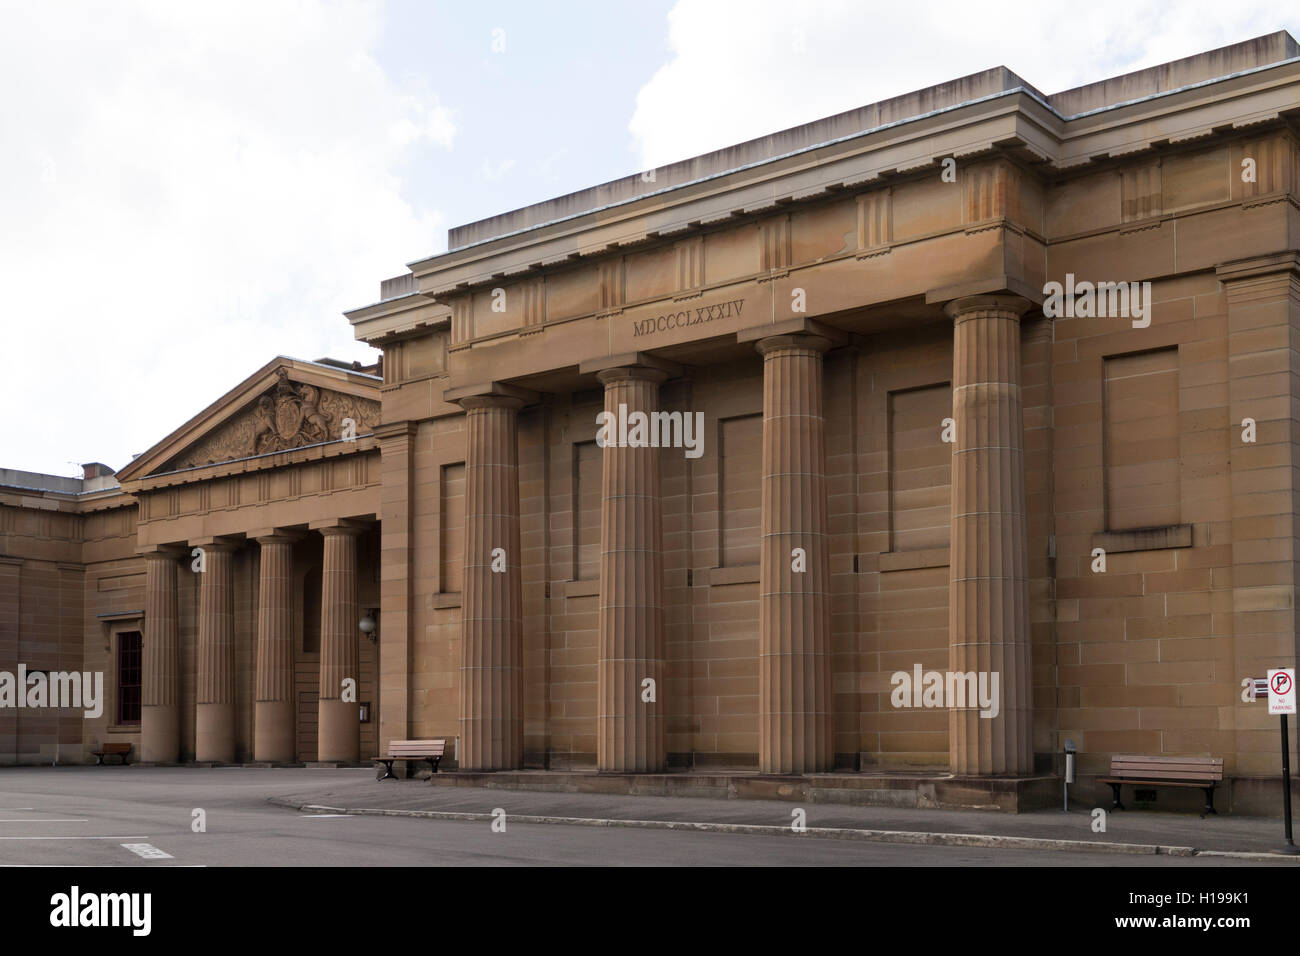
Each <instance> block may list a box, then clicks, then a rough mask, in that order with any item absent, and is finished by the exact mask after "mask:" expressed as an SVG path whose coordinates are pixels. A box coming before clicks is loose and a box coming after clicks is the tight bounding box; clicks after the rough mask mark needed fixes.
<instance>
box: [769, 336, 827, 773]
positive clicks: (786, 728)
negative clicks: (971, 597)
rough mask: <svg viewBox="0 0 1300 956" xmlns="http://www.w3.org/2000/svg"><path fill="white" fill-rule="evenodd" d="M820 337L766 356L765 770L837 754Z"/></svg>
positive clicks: (798, 766)
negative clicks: (833, 740)
mask: <svg viewBox="0 0 1300 956" xmlns="http://www.w3.org/2000/svg"><path fill="white" fill-rule="evenodd" d="M830 346H831V342H830V340H829V339H826V338H823V337H822V336H819V335H811V334H792V335H774V336H770V337H768V338H765V339H761V340H759V341H758V342H757V343H756V347H757V348H758V351H759V352H760V353H761V354H762V356H763V484H762V518H761V531H762V542H761V546H760V551H759V571H758V574H759V586H758V591H759V604H758V633H759V639H758V640H759V715H760V726H759V769H760V770H761V771H762V772H763V773H817V772H823V771H827V770H830V769H831V765H832V762H833V753H832V743H831V710H830V630H831V626H830V622H831V619H830V597H829V594H828V585H829V580H830V570H829V569H830V564H829V555H828V553H827V547H828V542H827V527H826V524H827V517H826V515H827V507H826V441H825V419H824V418H823V415H822V353H823V352H825V351H826V349H828V348H829V347H830Z"/></svg>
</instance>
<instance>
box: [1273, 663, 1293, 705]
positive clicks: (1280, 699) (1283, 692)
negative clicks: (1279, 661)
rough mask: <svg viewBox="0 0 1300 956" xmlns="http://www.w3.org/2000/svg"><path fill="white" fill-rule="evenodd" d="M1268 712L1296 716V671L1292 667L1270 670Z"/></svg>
mask: <svg viewBox="0 0 1300 956" xmlns="http://www.w3.org/2000/svg"><path fill="white" fill-rule="evenodd" d="M1268 712H1269V713H1270V714H1294V713H1295V712H1296V708H1295V670H1294V668H1290V667H1277V668H1270V669H1269V672H1268Z"/></svg>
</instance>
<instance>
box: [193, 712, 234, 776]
mask: <svg viewBox="0 0 1300 956" xmlns="http://www.w3.org/2000/svg"><path fill="white" fill-rule="evenodd" d="M194 760H195V762H196V763H234V762H235V705H234V704H233V703H230V704H198V705H197V706H196V707H195V713H194Z"/></svg>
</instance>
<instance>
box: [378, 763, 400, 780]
mask: <svg viewBox="0 0 1300 956" xmlns="http://www.w3.org/2000/svg"><path fill="white" fill-rule="evenodd" d="M379 762H380V763H382V764H383V765H384V775H383V776H382V777H381V776H376V777H375V779H376V780H389V779H392V780H396V779H397V777H396V776H395V775H394V774H393V761H391V760H380V761H379Z"/></svg>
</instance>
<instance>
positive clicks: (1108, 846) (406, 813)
mask: <svg viewBox="0 0 1300 956" xmlns="http://www.w3.org/2000/svg"><path fill="white" fill-rule="evenodd" d="M271 802H272V803H275V804H276V805H277V806H283V807H288V808H290V809H294V810H298V811H299V812H301V813H347V814H351V815H355V816H388V817H418V818H422V819H427V820H461V821H468V822H474V823H491V822H492V821H493V820H495V819H496V817H494V816H493V814H491V813H468V812H460V811H454V810H388V809H379V808H365V807H327V806H323V805H321V804H305V805H299V804H296V803H292V802H289V801H280V800H276V799H275V798H272V799H271ZM506 819H507V821H508V822H510V823H536V824H550V825H558V826H585V827H628V828H633V829H642V830H688V831H695V832H701V833H749V834H755V835H759V836H787V837H813V838H815V839H822V840H858V841H861V842H865V843H903V844H914V845H918V846H964V847H990V848H1003V849H1016V850H1056V851H1066V852H1075V853H1112V854H1113V853H1119V854H1125V855H1129V856H1143V855H1145V856H1161V855H1164V856H1231V857H1239V858H1243V859H1262V860H1274V859H1279V860H1294V859H1297V858H1296V857H1287V856H1283V855H1281V854H1268V853H1236V852H1232V851H1226V850H1218V851H1214V850H1198V849H1196V847H1190V846H1165V845H1162V844H1149V843H1103V842H1100V841H1098V842H1092V841H1088V840H1055V839H1049V838H1045V837H1017V836H998V835H994V834H979V833H929V832H925V831H917V830H862V829H850V828H840V827H808V828H807V829H806V830H803V831H802V832H796V831H795V830H793V829H792V828H791V827H788V826H765V825H761V824H753V823H696V822H688V821H683V820H610V819H604V818H594V817H557V816H533V815H528V814H521V813H511V814H508V815H507V817H506Z"/></svg>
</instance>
